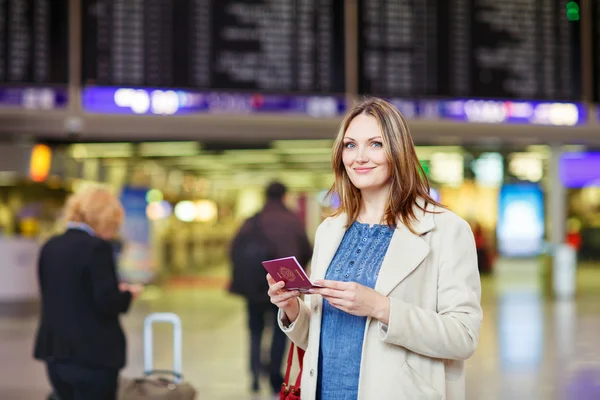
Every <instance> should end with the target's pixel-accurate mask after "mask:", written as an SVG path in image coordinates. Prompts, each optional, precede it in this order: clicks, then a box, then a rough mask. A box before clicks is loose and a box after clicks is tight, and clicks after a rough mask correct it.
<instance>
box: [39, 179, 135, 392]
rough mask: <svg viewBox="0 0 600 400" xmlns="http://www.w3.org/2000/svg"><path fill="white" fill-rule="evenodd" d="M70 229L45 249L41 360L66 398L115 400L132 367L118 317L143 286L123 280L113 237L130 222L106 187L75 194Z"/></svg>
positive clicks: (70, 206) (41, 281) (42, 257)
mask: <svg viewBox="0 0 600 400" xmlns="http://www.w3.org/2000/svg"><path fill="white" fill-rule="evenodd" d="M65 214H66V215H65V217H66V219H67V221H68V224H67V231H66V232H65V233H63V234H62V235H59V236H56V237H54V238H52V239H50V240H49V241H48V242H47V243H46V244H45V245H44V246H43V247H42V250H41V252H40V257H39V266H38V278H39V284H40V290H41V305H42V312H41V320H40V326H39V330H38V334H37V339H36V343H35V358H36V359H38V360H42V361H44V362H46V364H47V370H48V377H49V379H50V382H51V383H52V387H53V388H54V391H55V393H56V394H57V395H58V398H60V400H71V399H74V400H84V399H85V400H96V399H97V400H114V399H116V396H117V381H118V374H119V370H120V369H121V368H122V367H123V366H124V365H125V335H124V333H123V330H122V329H121V325H120V323H119V315H120V314H121V313H124V312H126V311H127V310H128V309H129V305H130V303H131V300H132V299H133V298H136V297H138V296H139V294H140V293H141V291H142V287H141V286H140V285H127V284H119V283H118V281H117V275H116V267H115V261H114V257H113V249H112V247H111V246H110V244H109V243H108V241H109V240H111V239H113V238H114V237H115V236H116V234H117V232H118V230H119V227H120V225H121V222H122V221H123V208H122V207H121V204H120V203H119V200H118V199H117V198H116V197H115V196H114V195H113V194H112V193H111V192H110V191H109V190H108V189H105V188H102V187H90V188H88V189H87V190H84V191H82V192H81V193H78V194H75V195H73V196H72V197H71V198H70V199H69V201H68V202H67V205H66V210H65Z"/></svg>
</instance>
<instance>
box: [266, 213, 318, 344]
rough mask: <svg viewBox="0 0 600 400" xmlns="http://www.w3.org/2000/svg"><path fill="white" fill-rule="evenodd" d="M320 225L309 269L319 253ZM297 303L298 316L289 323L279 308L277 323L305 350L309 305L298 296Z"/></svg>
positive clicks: (313, 264) (308, 328)
mask: <svg viewBox="0 0 600 400" xmlns="http://www.w3.org/2000/svg"><path fill="white" fill-rule="evenodd" d="M322 226H323V225H322V224H321V225H319V228H317V232H316V233H315V247H314V250H313V252H312V259H311V262H310V265H311V270H312V269H313V267H314V266H315V265H316V262H317V256H318V254H319V252H318V246H319V237H320V231H321V229H322V228H321V227H322ZM307 240H308V239H307ZM307 300H308V299H307ZM298 303H299V306H300V307H299V310H300V311H299V314H298V317H297V318H296V320H295V321H294V322H292V323H290V322H289V321H288V320H287V318H286V316H285V313H284V312H283V310H281V309H279V311H278V313H277V321H278V323H279V328H280V329H281V330H282V331H283V332H284V333H285V334H286V335H287V336H288V337H289V338H290V340H291V341H292V342H294V343H295V344H296V345H297V346H298V347H300V348H301V349H303V350H306V348H307V347H308V333H309V330H310V315H311V311H310V305H309V304H307V303H306V302H305V300H302V299H300V298H298Z"/></svg>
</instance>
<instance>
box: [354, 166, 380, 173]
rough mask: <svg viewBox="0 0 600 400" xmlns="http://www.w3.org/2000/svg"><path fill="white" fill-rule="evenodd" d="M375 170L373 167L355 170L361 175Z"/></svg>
mask: <svg viewBox="0 0 600 400" xmlns="http://www.w3.org/2000/svg"><path fill="white" fill-rule="evenodd" d="M373 168H375V167H371V168H354V171H356V172H357V173H359V174H366V173H367V172H369V171H371V170H372V169H373Z"/></svg>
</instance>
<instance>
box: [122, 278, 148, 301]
mask: <svg viewBox="0 0 600 400" xmlns="http://www.w3.org/2000/svg"><path fill="white" fill-rule="evenodd" d="M119 290H120V291H121V292H130V293H131V296H132V297H133V299H134V300H135V299H137V298H138V297H140V295H141V294H142V292H143V291H144V286H143V285H140V284H137V283H127V282H120V283H119Z"/></svg>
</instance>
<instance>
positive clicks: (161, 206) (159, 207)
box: [146, 201, 173, 221]
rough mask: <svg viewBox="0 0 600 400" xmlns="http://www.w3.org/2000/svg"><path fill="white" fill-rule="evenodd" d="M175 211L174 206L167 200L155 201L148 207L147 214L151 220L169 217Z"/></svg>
mask: <svg viewBox="0 0 600 400" xmlns="http://www.w3.org/2000/svg"><path fill="white" fill-rule="evenodd" d="M172 212H173V207H172V206H171V204H170V203H169V202H167V201H155V202H153V203H150V204H148V206H147V207H146V215H147V216H148V219H149V220H151V221H156V220H159V219H164V218H168V217H169V216H170V215H171V213H172Z"/></svg>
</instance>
